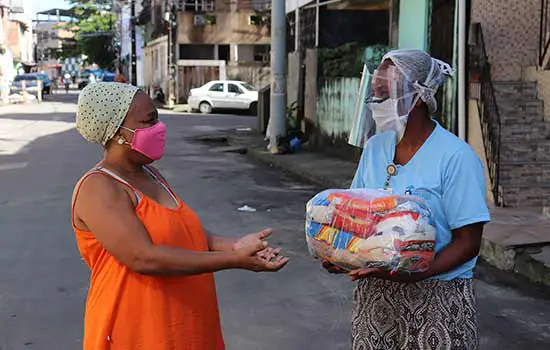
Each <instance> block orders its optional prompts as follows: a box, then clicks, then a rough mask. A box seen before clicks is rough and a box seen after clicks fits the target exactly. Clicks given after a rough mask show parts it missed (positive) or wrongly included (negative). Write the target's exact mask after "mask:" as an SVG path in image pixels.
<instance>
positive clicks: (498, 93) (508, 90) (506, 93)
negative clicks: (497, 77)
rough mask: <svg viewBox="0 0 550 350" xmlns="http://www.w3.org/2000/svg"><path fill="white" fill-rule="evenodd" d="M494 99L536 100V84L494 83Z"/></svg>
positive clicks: (520, 82)
mask: <svg viewBox="0 0 550 350" xmlns="http://www.w3.org/2000/svg"><path fill="white" fill-rule="evenodd" d="M493 88H494V92H495V97H497V98H501V97H504V98H508V99H510V100H517V99H523V100H529V99H530V100H536V99H537V98H538V92H537V83H536V82H522V81H519V82H494V83H493Z"/></svg>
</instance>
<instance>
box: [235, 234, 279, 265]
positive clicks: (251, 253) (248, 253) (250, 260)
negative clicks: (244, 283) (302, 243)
mask: <svg viewBox="0 0 550 350" xmlns="http://www.w3.org/2000/svg"><path fill="white" fill-rule="evenodd" d="M266 248H267V242H264V241H261V242H258V243H257V244H255V245H247V246H243V247H241V248H239V249H236V250H234V254H235V255H236V257H237V267H238V268H241V269H244V270H249V271H254V272H276V271H279V270H280V269H282V268H283V267H284V266H285V265H286V264H287V263H288V261H289V259H288V258H285V257H283V256H281V255H277V256H275V257H274V258H273V259H271V260H266V259H265V258H263V257H262V256H260V255H258V253H259V252H261V251H263V250H265V249H266Z"/></svg>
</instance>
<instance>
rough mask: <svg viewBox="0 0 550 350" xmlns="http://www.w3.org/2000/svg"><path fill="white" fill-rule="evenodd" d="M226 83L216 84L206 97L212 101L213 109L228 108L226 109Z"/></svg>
mask: <svg viewBox="0 0 550 350" xmlns="http://www.w3.org/2000/svg"><path fill="white" fill-rule="evenodd" d="M225 85H226V84H225V83H223V82H218V83H214V84H213V85H212V86H211V87H210V88H209V89H208V92H207V93H206V95H207V96H208V98H209V99H210V101H212V107H213V108H227V107H224V106H226V105H227V102H226V100H227V98H226V93H225V91H226V87H225Z"/></svg>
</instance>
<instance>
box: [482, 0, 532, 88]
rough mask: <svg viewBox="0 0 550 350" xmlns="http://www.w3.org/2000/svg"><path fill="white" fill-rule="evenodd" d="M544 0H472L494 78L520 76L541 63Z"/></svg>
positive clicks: (497, 79) (511, 78) (502, 78)
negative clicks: (542, 5) (539, 58)
mask: <svg viewBox="0 0 550 350" xmlns="http://www.w3.org/2000/svg"><path fill="white" fill-rule="evenodd" d="M539 21H540V0H472V22H480V23H481V25H482V28H483V33H484V36H485V44H486V46H487V51H488V52H487V54H488V55H489V60H490V62H491V64H492V67H493V80H495V81H506V80H520V79H521V73H522V68H523V67H530V66H534V65H536V64H537V59H538V42H539V30H540V29H539V23H540V22H539Z"/></svg>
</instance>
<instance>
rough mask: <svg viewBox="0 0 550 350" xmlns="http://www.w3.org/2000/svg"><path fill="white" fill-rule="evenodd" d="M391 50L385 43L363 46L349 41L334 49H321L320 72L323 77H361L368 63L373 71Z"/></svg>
mask: <svg viewBox="0 0 550 350" xmlns="http://www.w3.org/2000/svg"><path fill="white" fill-rule="evenodd" d="M389 50H390V48H389V47H387V46H385V45H374V46H369V47H366V46H363V45H360V44H358V43H347V44H344V45H342V46H339V47H336V48H333V49H319V50H318V56H317V57H318V61H319V74H320V77H323V78H342V77H360V76H361V72H363V65H364V64H365V63H366V64H367V67H368V68H369V70H371V71H373V70H374V69H376V67H378V65H379V64H380V60H381V59H382V57H383V56H384V55H385V54H386V53H387V52H388V51H389Z"/></svg>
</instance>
